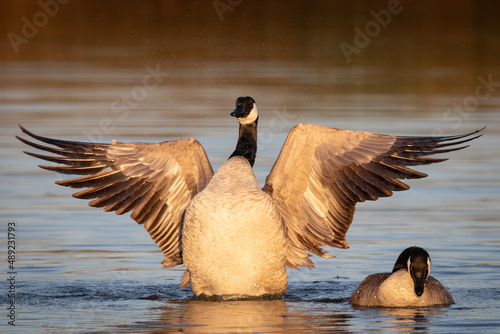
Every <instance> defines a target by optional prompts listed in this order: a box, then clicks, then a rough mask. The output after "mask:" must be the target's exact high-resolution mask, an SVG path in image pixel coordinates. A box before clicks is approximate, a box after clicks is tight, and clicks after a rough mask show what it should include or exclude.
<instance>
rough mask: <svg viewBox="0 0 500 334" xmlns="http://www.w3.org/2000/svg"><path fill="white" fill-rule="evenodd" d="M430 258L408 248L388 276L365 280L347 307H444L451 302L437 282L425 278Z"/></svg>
mask: <svg viewBox="0 0 500 334" xmlns="http://www.w3.org/2000/svg"><path fill="white" fill-rule="evenodd" d="M430 273H431V258H430V257H429V254H428V253H427V252H426V251H425V249H423V248H420V247H415V246H413V247H409V248H407V249H405V250H404V251H403V252H402V253H401V254H400V255H399V257H398V259H397V260H396V263H395V264H394V268H393V270H392V273H379V274H373V275H370V276H368V277H366V278H365V279H364V280H363V282H361V284H360V285H359V286H358V287H357V288H356V290H355V291H354V292H353V294H352V295H351V298H350V299H349V303H350V304H352V305H354V306H362V307H426V306H437V305H442V306H447V305H451V304H454V303H455V301H454V300H453V298H452V297H451V294H450V293H449V292H448V290H446V288H445V287H444V286H443V285H442V284H441V283H439V281H438V280H437V279H435V278H434V277H432V276H429V274H430Z"/></svg>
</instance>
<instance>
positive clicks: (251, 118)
mask: <svg viewBox="0 0 500 334" xmlns="http://www.w3.org/2000/svg"><path fill="white" fill-rule="evenodd" d="M257 117H259V112H258V111H257V104H256V103H254V104H253V108H252V110H251V111H250V113H249V114H248V116H247V117H245V118H238V122H240V124H250V123H253V122H255V120H256V119H257Z"/></svg>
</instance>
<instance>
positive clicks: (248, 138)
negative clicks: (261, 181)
mask: <svg viewBox="0 0 500 334" xmlns="http://www.w3.org/2000/svg"><path fill="white" fill-rule="evenodd" d="M257 121H258V119H256V120H255V122H252V123H250V124H240V134H239V136H238V143H237V144H236V149H235V150H234V152H233V154H231V156H230V157H229V158H232V157H236V156H241V157H244V158H245V159H247V160H248V162H249V163H250V166H252V167H253V164H254V162H255V156H256V154H257Z"/></svg>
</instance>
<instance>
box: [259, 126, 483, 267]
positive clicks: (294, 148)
mask: <svg viewBox="0 0 500 334" xmlns="http://www.w3.org/2000/svg"><path fill="white" fill-rule="evenodd" d="M479 131H481V130H478V131H474V132H471V133H467V134H463V135H457V136H444V137H400V136H388V135H380V134H375V133H370V132H359V131H346V130H340V129H335V128H327V127H324V126H319V125H306V124H299V125H297V126H295V127H294V128H293V129H292V130H291V131H290V133H289V135H288V137H287V139H286V141H285V144H284V145H283V148H282V150H281V153H280V155H279V157H278V159H277V160H276V162H275V164H274V166H273V168H272V170H271V173H270V174H269V176H268V177H267V179H266V184H265V186H264V188H263V190H264V191H266V192H267V193H269V194H270V195H271V197H272V198H273V199H274V201H275V203H276V205H277V206H278V208H279V210H280V213H281V215H282V216H283V220H284V222H285V225H286V227H287V229H288V238H289V240H290V245H291V247H289V254H288V263H287V265H288V266H289V267H291V268H297V266H305V267H308V268H312V267H314V264H313V263H312V261H311V260H310V259H309V258H308V256H309V255H308V253H307V252H311V253H313V254H316V255H319V256H322V257H327V256H325V253H326V252H325V251H324V250H323V249H321V246H331V247H337V248H348V247H349V245H348V244H347V242H346V240H345V234H346V232H347V230H348V229H349V226H350V224H351V222H352V218H353V215H354V207H355V205H356V203H358V202H364V201H365V200H376V199H378V198H379V197H386V196H391V195H392V192H393V191H400V190H406V189H409V186H408V185H406V184H405V183H403V182H401V181H399V180H400V179H415V178H422V177H426V176H427V174H424V173H421V172H418V171H415V170H413V169H410V168H408V166H418V165H427V164H431V163H436V162H440V161H444V160H447V159H436V158H428V157H425V156H428V155H432V154H437V153H446V152H451V151H456V150H460V149H463V148H465V147H467V146H459V147H456V145H460V144H463V143H465V142H468V141H470V140H473V139H475V138H477V137H479V136H481V135H476V134H477V133H478V132H479ZM450 146H455V147H453V148H450Z"/></svg>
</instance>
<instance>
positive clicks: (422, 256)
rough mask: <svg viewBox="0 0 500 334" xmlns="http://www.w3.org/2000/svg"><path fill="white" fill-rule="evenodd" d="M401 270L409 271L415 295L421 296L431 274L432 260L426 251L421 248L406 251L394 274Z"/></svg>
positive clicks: (399, 258)
mask: <svg viewBox="0 0 500 334" xmlns="http://www.w3.org/2000/svg"><path fill="white" fill-rule="evenodd" d="M400 269H404V270H407V271H408V273H409V274H410V276H411V278H412V279H413V286H414V289H415V294H416V295H417V296H419V297H420V296H421V295H422V294H423V293H424V283H425V280H426V279H427V277H429V274H430V273H431V258H430V257H429V253H427V252H426V251H425V249H423V248H420V247H415V246H413V247H409V248H407V249H405V250H404V251H403V252H402V253H401V254H400V255H399V257H398V259H397V260H396V263H395V264H394V269H393V270H392V272H393V273H394V272H396V271H398V270H400Z"/></svg>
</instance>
